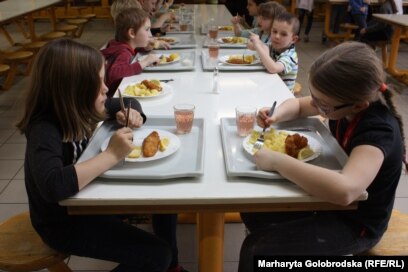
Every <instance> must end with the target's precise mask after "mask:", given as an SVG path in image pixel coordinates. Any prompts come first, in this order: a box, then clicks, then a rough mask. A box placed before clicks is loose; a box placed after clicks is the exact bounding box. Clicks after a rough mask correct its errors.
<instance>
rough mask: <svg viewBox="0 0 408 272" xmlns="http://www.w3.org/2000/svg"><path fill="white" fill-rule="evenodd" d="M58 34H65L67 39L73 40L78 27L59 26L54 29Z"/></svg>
mask: <svg viewBox="0 0 408 272" xmlns="http://www.w3.org/2000/svg"><path fill="white" fill-rule="evenodd" d="M56 30H57V31H58V32H65V34H66V35H67V36H69V37H72V38H75V33H76V31H77V30H78V26H76V25H70V24H68V25H65V24H64V25H59V26H57V29H56Z"/></svg>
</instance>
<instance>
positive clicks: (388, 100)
mask: <svg viewBox="0 0 408 272" xmlns="http://www.w3.org/2000/svg"><path fill="white" fill-rule="evenodd" d="M382 94H383V96H384V99H385V103H386V105H387V107H388V108H389V109H390V111H391V113H392V114H393V115H394V116H395V118H396V119H397V121H398V125H399V127H400V131H401V137H402V141H403V143H404V157H403V158H402V162H403V163H404V165H405V171H407V170H408V161H407V159H406V158H407V157H406V155H407V154H406V152H407V148H406V146H405V133H404V125H403V123H402V118H401V115H400V114H399V113H398V112H397V109H396V107H395V105H394V103H393V102H392V97H393V95H392V93H391V91H390V90H389V89H388V88H387V89H386V90H385V91H384V92H382Z"/></svg>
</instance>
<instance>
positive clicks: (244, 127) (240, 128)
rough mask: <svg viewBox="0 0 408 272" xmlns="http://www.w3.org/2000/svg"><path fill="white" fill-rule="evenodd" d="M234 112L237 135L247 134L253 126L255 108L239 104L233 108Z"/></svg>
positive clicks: (243, 135)
mask: <svg viewBox="0 0 408 272" xmlns="http://www.w3.org/2000/svg"><path fill="white" fill-rule="evenodd" d="M235 113H236V117H235V121H236V124H237V132H238V135H239V136H241V137H245V136H247V135H249V134H250V133H251V131H252V130H253V129H254V126H255V119H256V108H255V107H251V106H239V107H236V108H235Z"/></svg>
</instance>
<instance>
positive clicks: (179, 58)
mask: <svg viewBox="0 0 408 272" xmlns="http://www.w3.org/2000/svg"><path fill="white" fill-rule="evenodd" d="M161 56H165V57H166V58H168V57H169V56H170V54H161V55H159V57H161ZM180 60H181V56H180V54H179V56H178V57H177V58H176V59H175V60H173V61H171V62H165V63H158V64H157V65H168V64H173V63H176V62H178V61H180Z"/></svg>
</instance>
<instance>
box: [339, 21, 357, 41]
mask: <svg viewBox="0 0 408 272" xmlns="http://www.w3.org/2000/svg"><path fill="white" fill-rule="evenodd" d="M340 27H341V28H343V29H345V30H346V36H345V38H344V40H345V41H348V40H352V39H354V34H353V30H356V29H358V26H357V25H355V24H350V23H345V24H341V25H340Z"/></svg>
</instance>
